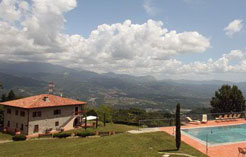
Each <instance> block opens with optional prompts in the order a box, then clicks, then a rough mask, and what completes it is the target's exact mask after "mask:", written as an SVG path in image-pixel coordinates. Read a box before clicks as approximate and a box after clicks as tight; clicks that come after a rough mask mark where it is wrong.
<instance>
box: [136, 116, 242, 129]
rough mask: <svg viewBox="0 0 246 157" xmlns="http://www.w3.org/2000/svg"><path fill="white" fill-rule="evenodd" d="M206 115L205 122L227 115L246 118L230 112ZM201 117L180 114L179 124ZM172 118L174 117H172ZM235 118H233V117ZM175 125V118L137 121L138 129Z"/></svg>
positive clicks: (200, 119) (200, 117)
mask: <svg viewBox="0 0 246 157" xmlns="http://www.w3.org/2000/svg"><path fill="white" fill-rule="evenodd" d="M205 114H206V115H207V120H208V121H212V120H217V119H218V118H219V117H224V116H225V115H227V116H228V117H233V116H238V115H240V117H237V118H246V113H245V112H230V113H205ZM202 115H203V113H201V114H181V117H180V119H181V123H182V124H185V123H188V120H187V118H186V117H190V118H191V119H192V120H199V121H202ZM172 117H175V115H173V116H172ZM234 118H235V117H234ZM174 125H175V118H166V119H143V120H139V124H138V126H139V128H151V127H167V126H174Z"/></svg>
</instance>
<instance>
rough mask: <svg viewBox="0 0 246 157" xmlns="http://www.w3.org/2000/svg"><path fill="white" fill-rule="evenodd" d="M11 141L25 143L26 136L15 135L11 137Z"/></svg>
mask: <svg viewBox="0 0 246 157" xmlns="http://www.w3.org/2000/svg"><path fill="white" fill-rule="evenodd" d="M12 140H13V141H25V140H26V136H25V135H15V136H13V137H12Z"/></svg>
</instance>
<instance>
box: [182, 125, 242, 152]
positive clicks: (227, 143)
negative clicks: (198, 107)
mask: <svg viewBox="0 0 246 157" xmlns="http://www.w3.org/2000/svg"><path fill="white" fill-rule="evenodd" d="M231 125H246V124H245V123H239V124H227V125H226V124H225V125H219V126H218V125H213V126H203V127H192V128H183V129H181V133H182V134H184V135H185V136H188V137H189V138H191V139H193V140H195V141H197V142H199V143H201V144H203V145H205V146H208V147H213V146H223V145H230V144H239V143H245V142H246V141H237V142H226V143H216V144H212V143H209V142H206V141H203V140H201V139H199V138H197V137H195V136H192V135H190V134H188V133H186V132H184V131H183V130H187V129H198V128H213V127H223V126H231ZM208 139H209V138H208ZM207 144H208V145H207Z"/></svg>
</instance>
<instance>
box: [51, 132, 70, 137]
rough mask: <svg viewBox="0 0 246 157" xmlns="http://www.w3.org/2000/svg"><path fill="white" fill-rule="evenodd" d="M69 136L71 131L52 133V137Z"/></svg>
mask: <svg viewBox="0 0 246 157" xmlns="http://www.w3.org/2000/svg"><path fill="white" fill-rule="evenodd" d="M69 136H71V133H66V132H62V133H56V134H54V135H53V137H54V138H67V137H69Z"/></svg>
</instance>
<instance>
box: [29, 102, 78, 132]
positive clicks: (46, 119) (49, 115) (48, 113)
mask: <svg viewBox="0 0 246 157" xmlns="http://www.w3.org/2000/svg"><path fill="white" fill-rule="evenodd" d="M75 107H78V109H79V110H78V111H81V107H82V105H73V106H60V107H47V108H37V109H30V111H29V129H28V134H29V135H31V134H35V133H37V134H44V133H46V130H47V129H50V130H56V129H59V128H60V127H61V126H62V125H64V123H66V122H68V120H72V119H73V118H72V116H73V113H74V112H75ZM57 109H59V110H61V114H58V115H54V110H57ZM37 111H41V117H33V112H37ZM56 122H58V123H59V126H55V123H56ZM35 125H38V128H39V131H38V132H35V131H34V126H35Z"/></svg>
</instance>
